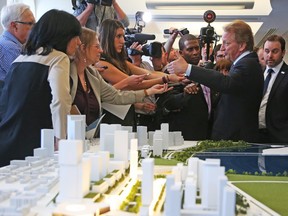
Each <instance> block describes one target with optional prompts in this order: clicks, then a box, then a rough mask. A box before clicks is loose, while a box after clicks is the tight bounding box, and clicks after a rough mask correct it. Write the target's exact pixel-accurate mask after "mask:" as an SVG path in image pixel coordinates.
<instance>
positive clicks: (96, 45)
mask: <svg viewBox="0 0 288 216" xmlns="http://www.w3.org/2000/svg"><path fill="white" fill-rule="evenodd" d="M91 46H93V47H95V48H96V49H98V50H99V49H101V46H100V45H99V44H92V45H91Z"/></svg>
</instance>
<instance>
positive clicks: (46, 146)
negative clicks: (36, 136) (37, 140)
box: [34, 129, 54, 157]
mask: <svg viewBox="0 0 288 216" xmlns="http://www.w3.org/2000/svg"><path fill="white" fill-rule="evenodd" d="M53 155H54V132H53V129H42V130H41V147H40V148H36V149H34V156H36V157H53Z"/></svg>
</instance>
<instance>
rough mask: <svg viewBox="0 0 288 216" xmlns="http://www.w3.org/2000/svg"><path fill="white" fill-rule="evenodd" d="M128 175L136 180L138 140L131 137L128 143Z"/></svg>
mask: <svg viewBox="0 0 288 216" xmlns="http://www.w3.org/2000/svg"><path fill="white" fill-rule="evenodd" d="M130 177H131V178H132V180H134V181H135V180H137V177H138V140H137V139H132V140H131V144H130Z"/></svg>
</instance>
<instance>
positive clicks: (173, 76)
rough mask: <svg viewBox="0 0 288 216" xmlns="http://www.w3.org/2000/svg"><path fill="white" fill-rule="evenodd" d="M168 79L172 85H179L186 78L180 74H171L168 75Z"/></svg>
mask: <svg viewBox="0 0 288 216" xmlns="http://www.w3.org/2000/svg"><path fill="white" fill-rule="evenodd" d="M168 79H169V81H170V82H172V83H179V82H181V81H182V80H184V79H186V78H185V77H184V74H179V75H176V74H169V75H168Z"/></svg>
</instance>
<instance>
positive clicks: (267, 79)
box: [263, 68, 274, 96]
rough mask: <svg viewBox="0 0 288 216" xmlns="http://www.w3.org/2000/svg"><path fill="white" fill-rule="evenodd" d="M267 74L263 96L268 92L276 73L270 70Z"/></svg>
mask: <svg viewBox="0 0 288 216" xmlns="http://www.w3.org/2000/svg"><path fill="white" fill-rule="evenodd" d="M267 73H268V74H267V76H266V79H265V81H264V88H263V96H264V95H265V93H266V91H267V88H268V85H269V82H270V79H271V76H272V73H274V71H273V69H271V68H269V69H268V71H267Z"/></svg>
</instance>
